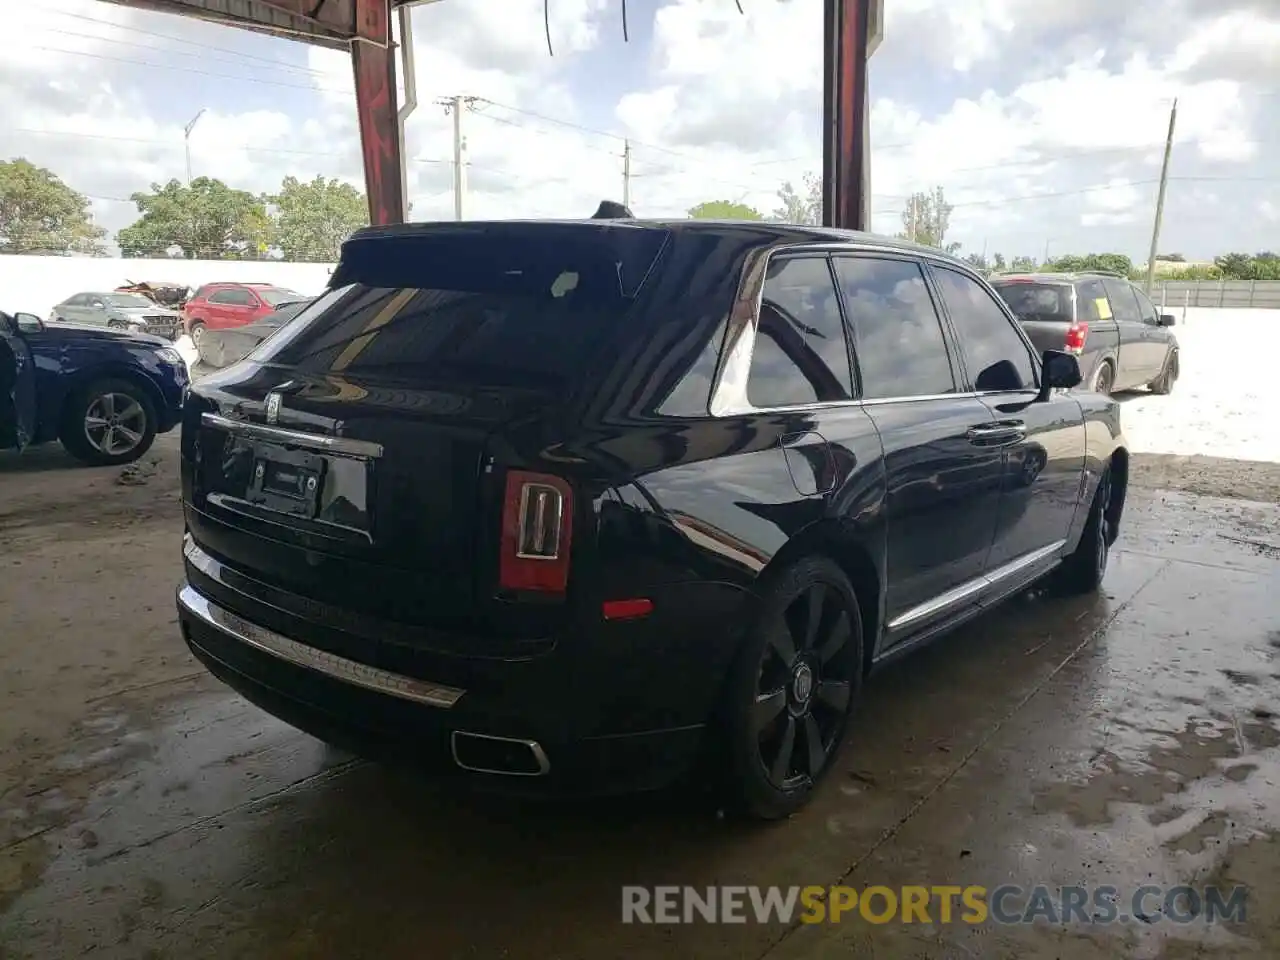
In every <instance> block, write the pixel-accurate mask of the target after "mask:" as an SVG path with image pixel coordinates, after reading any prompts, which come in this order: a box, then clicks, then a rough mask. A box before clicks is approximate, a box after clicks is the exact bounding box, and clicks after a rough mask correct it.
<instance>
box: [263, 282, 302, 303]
mask: <svg viewBox="0 0 1280 960" xmlns="http://www.w3.org/2000/svg"><path fill="white" fill-rule="evenodd" d="M258 296H260V297H261V298H262V299H263V300H264V301H265V302H266V304H267V306H269V307H278V306H280V304H282V303H292V302H294V301H295V300H302V299H304V298H303V296H302V294H300V293H295V292H294V291H292V290H286V289H285V288H284V287H258Z"/></svg>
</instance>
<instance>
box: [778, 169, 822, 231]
mask: <svg viewBox="0 0 1280 960" xmlns="http://www.w3.org/2000/svg"><path fill="white" fill-rule="evenodd" d="M801 187H802V190H801V191H797V190H796V188H795V187H794V186H792V184H791V181H790V180H788V181H787V182H786V183H784V184H783V185H782V186H781V187H779V188H778V203H779V204H780V205H779V206H778V208H777V209H776V210H774V211H773V219H774V220H778V221H781V222H782V223H800V224H805V225H807V226H817V225H818V224H820V223H822V178H821V177H819V176H817V175H815V174H812V173H806V174H805V175H804V181H803V182H802V184H801Z"/></svg>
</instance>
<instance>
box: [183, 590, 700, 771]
mask: <svg viewBox="0 0 1280 960" xmlns="http://www.w3.org/2000/svg"><path fill="white" fill-rule="evenodd" d="M212 609H213V610H214V611H217V610H219V609H220V608H217V607H216V606H213V608H212ZM210 612H211V611H210V604H209V603H208V601H207V599H206V598H204V597H203V596H202V595H201V594H199V593H198V592H197V591H195V590H194V588H192V587H191V586H190V585H189V584H188V585H184V586H183V587H182V588H181V589H180V590H179V593H178V618H179V623H180V624H181V628H182V636H183V639H184V640H185V641H186V643H187V646H188V647H190V649H191V652H192V653H193V654H194V655H195V656H196V658H197V659H198V660H199V661H200V662H201V663H202V664H204V666H205V667H206V668H208V670H209V672H210V673H212V674H213V675H214V676H216V677H217V678H218V679H219V680H221V681H222V682H223V683H225V684H227V686H229V687H231V688H232V689H233V690H235V691H236V692H237V693H239V694H240V695H242V696H243V697H244V698H245V699H246V700H248V701H250V702H251V703H253V704H255V705H257V706H258V707H260V708H262V709H263V710H265V711H267V712H268V713H270V714H272V715H273V716H275V717H278V718H279V719H281V720H283V721H284V722H286V723H288V724H290V725H292V726H294V727H297V728H298V729H299V730H302V731H304V732H306V733H309V734H311V735H312V736H315V737H318V738H319V739H321V740H324V741H326V742H328V743H332V744H334V745H336V746H340V747H343V748H345V749H349V750H352V751H353V752H356V753H358V754H361V755H364V756H369V757H374V758H377V759H382V760H387V761H390V762H393V763H408V764H412V765H413V766H415V767H421V768H426V769H429V770H431V771H433V772H437V773H440V774H447V775H450V776H455V777H458V778H460V779H465V780H466V781H467V782H468V783H469V784H471V785H473V786H477V787H480V788H481V789H487V790H493V791H497V792H503V793H512V794H520V795H565V796H584V795H600V794H611V793H631V792H638V791H643V790H652V789H659V788H661V787H664V786H666V785H668V784H670V783H671V782H673V781H674V780H676V779H677V778H678V777H679V776H680V775H681V774H682V773H684V772H685V771H687V770H688V769H689V768H690V767H691V766H692V765H693V764H694V762H695V760H696V758H697V756H698V753H699V750H700V748H701V746H702V739H703V728H702V727H701V726H696V727H685V728H679V729H669V730H654V731H647V732H644V733H638V734H628V735H619V736H607V737H589V738H584V739H581V740H577V741H568V740H557V741H545V740H542V739H538V738H536V737H533V736H530V733H531V732H532V731H531V730H530V729H528V728H527V727H522V726H521V725H520V724H519V723H518V722H512V721H511V720H510V719H508V720H507V722H506V723H503V724H500V725H499V726H497V727H495V726H494V723H493V718H492V717H491V716H490V715H489V713H488V711H487V710H486V709H485V706H484V705H483V704H481V703H477V702H475V701H474V700H470V701H469V700H468V699H467V697H468V692H467V691H463V690H458V689H457V688H450V687H444V686H443V685H430V684H428V685H421V684H420V682H418V681H414V680H413V679H412V678H407V677H401V676H395V675H391V674H387V673H385V672H382V671H376V670H371V669H369V668H368V667H365V666H364V665H362V664H356V663H354V662H353V661H343V662H341V663H339V662H338V661H339V660H340V658H329V661H328V669H318V668H317V666H316V665H315V664H312V665H311V666H304V665H302V664H301V663H299V662H297V661H296V660H294V659H291V658H288V657H285V656H281V655H280V654H279V653H278V652H271V651H269V650H268V649H266V648H265V647H264V646H263V645H261V644H255V643H253V642H246V639H245V637H244V636H243V634H242V633H241V632H240V631H239V630H237V629H235V627H236V626H242V625H244V624H245V623H246V622H245V621H241V622H240V624H235V623H234V620H233V621H232V624H233V625H231V626H229V625H228V623H227V622H226V621H225V620H224V621H223V622H221V623H220V622H218V620H219V617H218V614H217V613H216V612H215V613H213V615H212V616H210ZM223 613H225V611H223ZM277 636H278V635H277ZM279 639H285V638H282V637H281V638H279ZM299 646H300V645H299ZM341 673H348V674H349V676H348V677H347V678H346V679H341V678H340V677H339V676H337V675H335V674H341ZM353 681H355V682H353ZM395 687H398V688H399V690H400V691H401V692H400V693H393V692H390V689H391V688H395ZM406 693H412V694H413V695H416V696H420V697H421V699H411V698H410V697H409V696H406V695H405V694H406ZM499 731H501V732H499ZM459 736H461V737H463V738H467V737H476V736H479V737H486V738H497V739H498V740H500V741H502V742H505V743H508V744H515V745H519V744H524V745H526V746H525V749H517V750H514V751H513V756H512V762H511V763H510V764H509V765H508V764H507V763H499V764H494V763H490V762H485V760H484V759H483V757H484V756H487V755H490V754H477V755H475V756H476V757H477V758H472V757H469V756H468V754H467V752H466V751H467V749H468V747H467V741H466V740H465V739H464V740H463V741H462V742H461V744H460V742H459V740H458V737H459ZM460 748H461V749H460ZM528 758H534V760H535V763H534V764H533V765H532V766H529V765H526V763H525V761H526V760H527V759H528ZM538 759H540V760H541V763H536V760H538ZM463 763H466V764H467V767H465V768H464V766H463V765H462V764H463ZM495 766H502V767H504V769H503V770H502V772H498V771H497V770H495V769H494V768H495Z"/></svg>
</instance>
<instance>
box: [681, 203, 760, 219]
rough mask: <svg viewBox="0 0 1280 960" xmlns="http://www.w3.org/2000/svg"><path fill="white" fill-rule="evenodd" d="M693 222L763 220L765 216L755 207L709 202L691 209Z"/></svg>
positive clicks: (690, 214)
mask: <svg viewBox="0 0 1280 960" xmlns="http://www.w3.org/2000/svg"><path fill="white" fill-rule="evenodd" d="M689 217H690V219H693V220H763V219H764V215H763V214H762V213H761V212H760V211H759V210H757V209H756V208H755V207H749V206H747V205H746V204H745V203H734V202H733V201H732V200H707V201H704V202H703V203H700V204H698V205H697V206H696V207H690V208H689Z"/></svg>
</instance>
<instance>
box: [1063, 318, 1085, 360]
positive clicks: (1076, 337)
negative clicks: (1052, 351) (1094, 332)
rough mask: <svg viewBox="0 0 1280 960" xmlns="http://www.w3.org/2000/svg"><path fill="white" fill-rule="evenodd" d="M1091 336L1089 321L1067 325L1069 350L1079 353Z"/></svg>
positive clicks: (1069, 351)
mask: <svg viewBox="0 0 1280 960" xmlns="http://www.w3.org/2000/svg"><path fill="white" fill-rule="evenodd" d="M1088 336H1089V325H1088V324H1087V323H1073V324H1072V325H1071V326H1069V327H1067V352H1068V353H1079V352H1080V351H1082V350H1083V349H1084V341H1085V339H1086V338H1087V337H1088Z"/></svg>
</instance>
